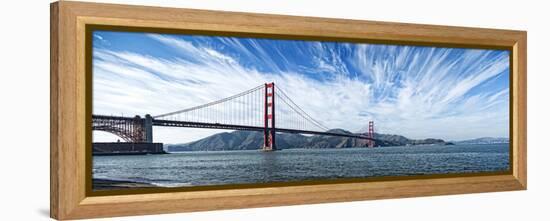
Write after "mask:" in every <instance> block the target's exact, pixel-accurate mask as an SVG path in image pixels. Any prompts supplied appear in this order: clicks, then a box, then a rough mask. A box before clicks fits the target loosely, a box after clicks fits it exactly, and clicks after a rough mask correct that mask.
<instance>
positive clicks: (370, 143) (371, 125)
mask: <svg viewBox="0 0 550 221" xmlns="http://www.w3.org/2000/svg"><path fill="white" fill-rule="evenodd" d="M367 137H368V138H370V139H374V121H369V132H368V133H367ZM368 146H369V147H374V140H369V141H368Z"/></svg>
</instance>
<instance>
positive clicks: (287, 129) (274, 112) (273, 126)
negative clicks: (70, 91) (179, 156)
mask: <svg viewBox="0 0 550 221" xmlns="http://www.w3.org/2000/svg"><path fill="white" fill-rule="evenodd" d="M153 126H164V127H190V128H207V129H228V130H248V131H260V132H263V135H264V142H263V147H261V148H262V149H263V150H265V151H272V150H276V149H277V148H276V147H277V145H276V143H275V140H276V139H275V136H276V133H277V132H279V133H298V134H311V135H326V136H339V137H351V138H357V139H366V140H368V146H369V147H373V146H374V144H375V142H376V140H375V139H374V123H373V122H372V121H370V122H369V130H368V132H367V133H365V134H351V133H337V132H331V131H330V130H329V128H327V127H326V126H324V125H323V124H322V123H321V122H319V121H318V120H316V119H315V118H313V117H311V116H310V115H309V114H307V113H306V112H305V111H304V110H303V109H302V108H300V107H299V106H298V105H297V104H296V103H295V102H294V101H292V99H290V97H289V96H288V95H287V94H286V93H285V92H284V91H283V90H281V89H280V88H279V87H277V86H276V85H275V83H266V84H263V85H260V86H257V87H255V88H252V89H250V90H247V91H244V92H241V93H239V94H236V95H233V96H230V97H227V98H224V99H221V100H217V101H214V102H210V103H207V104H203V105H199V106H195V107H191V108H187V109H183V110H179V111H174V112H170V113H165V114H161V115H157V116H151V115H149V114H147V115H145V118H141V117H140V116H136V117H133V118H132V117H121V116H106V115H93V116H92V127H93V128H92V129H93V130H100V131H106V132H110V133H113V134H115V135H117V136H119V137H121V138H122V139H124V140H125V141H126V142H131V143H152V142H153Z"/></svg>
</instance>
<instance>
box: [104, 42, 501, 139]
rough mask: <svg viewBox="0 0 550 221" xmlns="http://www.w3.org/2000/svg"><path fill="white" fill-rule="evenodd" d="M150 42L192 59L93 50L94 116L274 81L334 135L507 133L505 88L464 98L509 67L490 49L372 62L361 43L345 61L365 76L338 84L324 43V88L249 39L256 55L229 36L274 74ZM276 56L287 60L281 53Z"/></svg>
mask: <svg viewBox="0 0 550 221" xmlns="http://www.w3.org/2000/svg"><path fill="white" fill-rule="evenodd" d="M149 36H150V37H151V38H153V39H155V40H157V41H159V42H161V43H163V44H165V45H168V46H170V47H173V48H174V49H176V50H179V51H180V52H181V54H188V55H193V58H192V59H193V61H190V60H188V59H181V58H175V59H170V60H166V59H161V58H156V57H151V56H148V55H143V54H137V53H132V52H121V51H109V50H105V49H96V50H94V57H95V58H96V59H94V114H113V115H119V113H124V114H125V115H127V116H133V115H144V114H146V113H149V114H152V115H158V114H162V113H166V112H171V111H176V110H180V109H185V108H189V107H193V106H196V105H200V104H204V103H208V102H211V101H215V100H219V99H222V98H225V97H228V96H231V95H234V94H237V93H239V92H242V91H245V90H247V89H250V88H254V87H256V86H258V85H260V84H263V83H265V82H272V81H273V82H275V83H276V84H277V85H278V87H280V88H282V89H283V90H284V91H285V92H286V93H287V94H288V95H289V96H290V97H292V99H293V101H294V102H295V103H297V104H298V105H299V106H300V107H301V108H302V109H304V111H305V112H307V113H308V114H310V115H311V116H312V117H314V118H315V119H317V120H318V121H320V122H322V123H323V124H324V125H326V126H328V127H329V128H344V129H347V130H350V131H359V130H364V129H365V126H366V125H367V124H368V121H369V120H374V121H375V127H376V131H377V132H380V133H394V134H401V135H405V136H408V137H411V138H425V137H435V138H444V139H465V138H471V137H478V136H507V133H508V126H507V125H508V110H507V106H508V103H507V99H508V96H507V93H508V90H501V91H499V92H498V93H479V94H477V95H475V96H465V95H466V94H468V93H469V92H470V91H471V90H472V89H473V88H475V87H476V86H479V85H481V84H482V83H483V82H485V81H487V80H488V79H491V78H494V77H495V76H497V75H499V74H501V73H502V72H503V71H504V70H505V69H506V68H507V64H508V57H507V56H501V57H498V58H497V59H495V60H493V61H490V63H483V62H486V60H487V59H484V58H486V57H487V56H488V52H487V51H482V50H469V51H468V53H466V54H465V55H464V56H463V57H462V58H461V59H457V60H454V61H453V62H451V63H449V62H448V60H449V59H446V58H448V57H449V56H451V55H450V54H451V52H450V51H449V50H435V49H432V50H430V51H429V52H427V53H423V54H419V53H417V52H414V50H413V48H411V47H399V48H398V47H397V46H387V47H386V49H387V50H392V51H395V52H393V53H391V54H393V55H394V56H393V57H388V58H384V59H381V58H379V57H376V56H378V54H377V53H376V52H378V51H379V50H380V47H381V46H374V45H360V46H358V50H356V52H355V53H354V54H353V56H352V58H351V60H350V61H347V62H349V63H352V64H353V65H354V66H355V67H356V69H358V70H361V72H360V73H358V74H359V77H358V78H349V77H341V76H342V74H343V73H345V74H348V75H349V74H350V70H349V69H348V68H347V67H346V65H345V64H344V63H345V61H344V60H342V59H341V58H339V57H338V56H335V54H336V52H335V51H332V50H331V49H330V48H325V47H323V46H322V45H321V44H319V45H318V47H315V49H311V50H317V51H316V52H315V53H316V54H318V55H319V57H317V58H316V60H317V62H318V64H319V69H320V70H322V71H324V72H328V73H333V74H334V75H332V76H333V77H332V78H331V81H319V80H315V79H312V78H308V77H306V76H304V75H303V74H301V73H297V72H288V71H287V72H283V71H281V69H280V67H279V66H278V65H277V64H275V62H273V61H272V60H269V57H270V56H269V54H268V53H267V52H266V51H265V50H263V49H262V47H261V46H260V45H258V43H257V42H255V41H253V40H250V42H249V43H250V44H251V45H252V49H248V48H247V47H245V46H243V45H242V44H241V42H240V41H237V40H235V39H231V38H227V39H223V41H224V43H226V44H228V45H230V46H233V47H234V48H236V49H238V51H239V52H240V53H242V54H243V56H248V57H250V58H252V57H255V58H257V59H267V61H269V62H268V63H270V64H271V68H270V69H271V70H274V71H273V73H266V72H261V71H259V70H256V69H253V68H249V67H244V66H242V65H240V64H239V62H238V58H236V57H235V56H231V55H228V54H224V53H222V52H220V51H218V50H216V49H214V48H210V47H206V46H198V45H194V44H192V43H191V42H187V41H184V40H181V39H176V38H173V37H168V36H163V35H149ZM348 47H349V45H348ZM251 50H254V52H257V53H254V52H252V51H251ZM398 50H401V51H398ZM277 53H279V54H280V55H281V52H280V51H278V52H277ZM327 55H328V56H327ZM285 63H288V61H286V62H285ZM405 64H408V65H405ZM464 64H469V65H471V67H467V68H465V69H464V70H465V71H464V73H459V74H456V70H455V69H456V68H458V67H463V66H464ZM360 78H367V79H371V81H370V83H369V82H368V81H364V80H360ZM218 132H219V131H216V130H193V129H174V128H170V129H167V128H155V133H154V136H155V137H154V138H155V140H156V141H160V142H165V143H182V142H188V141H192V140H195V139H199V138H202V137H204V136H207V135H211V134H213V133H218ZM94 136H95V137H94V139H102V137H103V138H105V136H103V135H95V134H94ZM105 139H107V138H105Z"/></svg>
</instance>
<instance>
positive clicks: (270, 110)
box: [262, 82, 277, 151]
mask: <svg viewBox="0 0 550 221" xmlns="http://www.w3.org/2000/svg"><path fill="white" fill-rule="evenodd" d="M264 100H265V103H264V106H265V108H264V146H263V148H262V150H263V151H274V150H277V148H276V145H275V83H273V82H271V83H266V84H265V99H264Z"/></svg>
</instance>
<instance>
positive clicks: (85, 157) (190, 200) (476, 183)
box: [50, 1, 527, 219]
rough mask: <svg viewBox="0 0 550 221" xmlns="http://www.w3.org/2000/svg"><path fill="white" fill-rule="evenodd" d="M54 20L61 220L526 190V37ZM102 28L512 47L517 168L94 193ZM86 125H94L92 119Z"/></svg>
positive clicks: (326, 22) (78, 12) (160, 17)
mask: <svg viewBox="0 0 550 221" xmlns="http://www.w3.org/2000/svg"><path fill="white" fill-rule="evenodd" d="M50 10H51V11H50V15H51V18H50V21H51V33H50V34H51V38H50V39H51V40H50V45H51V55H50V56H51V57H50V62H51V69H50V73H51V82H50V86H51V89H50V90H51V95H50V96H51V100H50V102H51V103H50V105H51V108H50V111H51V115H50V116H51V117H50V123H51V126H50V127H51V128H50V137H51V139H50V140H51V141H50V142H51V143H50V148H51V150H50V171H51V175H50V184H51V187H50V209H51V210H50V214H51V217H52V218H56V219H78V218H92V217H110V216H125V215H144V214H158V213H173V212H188V211H203V210H217V209H233V208H248V207H265V206H280V205H295V204H310V203H323V202H341V201H354V200H372V199H386V198H403V197H418V196H433V195H446V194H462V193H479V192H492V191H511V190H525V189H526V188H527V163H526V160H527V155H526V154H527V133H526V128H527V127H526V124H527V121H526V119H527V118H526V114H527V111H526V110H527V103H526V101H527V99H526V96H527V92H526V87H527V64H526V62H527V53H526V50H527V33H526V32H525V31H515V30H496V29H482V28H465V27H449V26H436V25H418V24H404V23H390V22H374V21H358V20H346V19H328V18H312V17H299V16H283V15H267V14H253V13H235V12H221V11H207V10H193V9H177V8H161V7H145V6H127V5H115V4H97V3H81V2H65V1H61V2H55V3H52V4H51V8H50ZM94 27H96V28H97V27H101V28H102V29H123V30H130V31H131V30H148V31H151V30H153V31H155V32H162V33H204V34H210V35H212V34H214V35H229V36H250V37H270V38H277V39H308V40H335V41H347V42H369V43H391V44H407V45H409V44H412V45H429V46H434V45H435V46H448V47H465V48H489V49H503V50H509V51H510V73H511V74H510V82H511V83H510V165H511V170H510V171H507V172H504V173H484V174H472V175H453V176H420V177H401V178H392V177H386V178H380V179H376V178H375V179H369V180H362V179H359V180H338V181H330V182H329V181H326V182H322V181H319V182H317V181H315V182H302V183H294V184H293V183H291V184H285V183H276V184H271V185H233V186H226V187H223V188H218V187H208V188H191V189H178V188H175V189H172V190H169V191H167V190H152V191H143V190H135V191H132V190H130V191H122V192H120V194H116V195H113V194H103V195H102V194H93V193H91V191H90V190H91V182H90V180H91V178H90V177H91V167H90V165H91V162H90V161H91V153H90V150H91V148H90V145H91V141H90V140H91V127H90V122H91V98H90V94H91V86H90V85H91V74H90V70H89V69H90V68H91V67H90V65H89V62H90V60H91V59H90V54H89V53H91V44H90V43H89V39H90V32H89V30H92V29H93V28H94ZM87 122H88V123H87Z"/></svg>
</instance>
